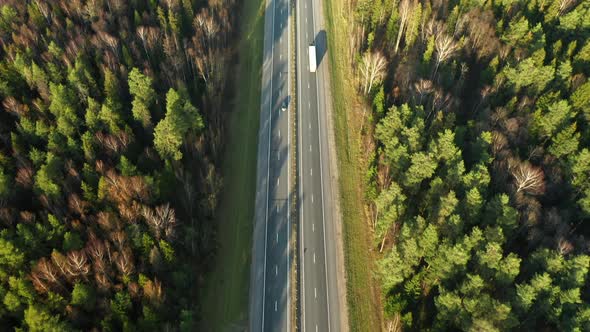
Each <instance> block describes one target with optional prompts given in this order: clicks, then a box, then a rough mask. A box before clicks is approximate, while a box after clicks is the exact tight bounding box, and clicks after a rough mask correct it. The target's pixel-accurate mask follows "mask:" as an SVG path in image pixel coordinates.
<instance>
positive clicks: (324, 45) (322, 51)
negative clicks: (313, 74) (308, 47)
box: [313, 29, 328, 66]
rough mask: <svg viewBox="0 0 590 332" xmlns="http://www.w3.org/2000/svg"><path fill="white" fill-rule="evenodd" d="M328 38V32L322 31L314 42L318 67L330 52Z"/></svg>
mask: <svg viewBox="0 0 590 332" xmlns="http://www.w3.org/2000/svg"><path fill="white" fill-rule="evenodd" d="M326 38H327V37H326V30H323V29H322V30H320V32H318V34H317V35H316V36H315V39H314V41H313V44H314V45H315V51H316V57H317V63H318V66H319V65H320V64H321V63H322V59H323V58H324V55H326V52H327V51H328V41H327V39H326Z"/></svg>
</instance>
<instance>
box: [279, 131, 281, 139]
mask: <svg viewBox="0 0 590 332" xmlns="http://www.w3.org/2000/svg"><path fill="white" fill-rule="evenodd" d="M279 138H281V131H280V130H279Z"/></svg>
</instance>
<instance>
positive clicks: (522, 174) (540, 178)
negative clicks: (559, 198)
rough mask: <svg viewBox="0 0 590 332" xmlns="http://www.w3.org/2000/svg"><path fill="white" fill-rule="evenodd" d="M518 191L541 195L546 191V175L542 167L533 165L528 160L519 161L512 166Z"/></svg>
mask: <svg viewBox="0 0 590 332" xmlns="http://www.w3.org/2000/svg"><path fill="white" fill-rule="evenodd" d="M511 173H512V176H514V184H515V185H516V192H517V193H519V192H525V193H528V194H531V195H539V194H542V193H543V192H544V191H545V176H544V173H543V170H541V168H540V167H536V166H533V165H531V164H530V163H529V162H528V161H525V162H517V165H516V166H514V167H511Z"/></svg>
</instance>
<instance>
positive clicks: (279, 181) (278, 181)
mask: <svg viewBox="0 0 590 332" xmlns="http://www.w3.org/2000/svg"><path fill="white" fill-rule="evenodd" d="M279 183H281V179H277V187H278V186H279Z"/></svg>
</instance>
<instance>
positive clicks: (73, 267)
mask: <svg viewBox="0 0 590 332" xmlns="http://www.w3.org/2000/svg"><path fill="white" fill-rule="evenodd" d="M68 273H69V275H70V276H72V277H74V278H80V277H82V278H86V276H87V275H88V273H90V265H89V264H88V258H87V257H86V253H85V252H84V250H73V251H70V252H68Z"/></svg>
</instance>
